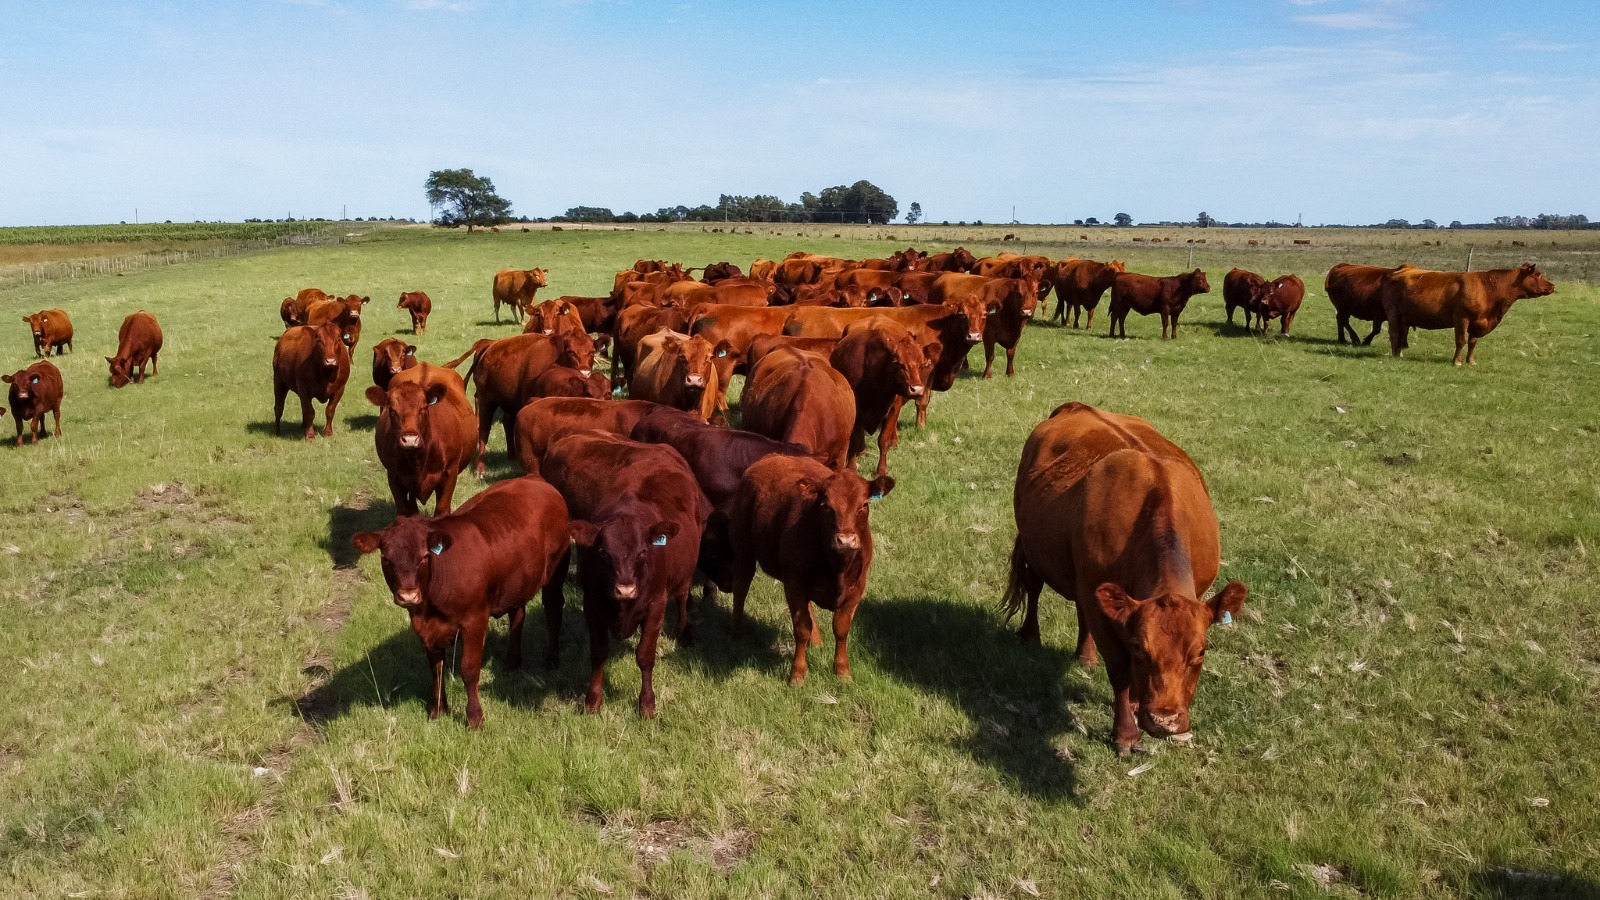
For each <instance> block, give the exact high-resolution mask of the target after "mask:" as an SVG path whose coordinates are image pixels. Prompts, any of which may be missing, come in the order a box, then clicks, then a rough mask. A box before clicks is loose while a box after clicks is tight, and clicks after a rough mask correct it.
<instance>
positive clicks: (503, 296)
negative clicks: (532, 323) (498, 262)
mask: <svg viewBox="0 0 1600 900" xmlns="http://www.w3.org/2000/svg"><path fill="white" fill-rule="evenodd" d="M549 283H550V282H549V280H548V279H547V278H546V273H545V270H543V269H501V270H500V271H498V272H496V273H495V274H494V320H495V323H496V324H499V322H500V306H501V304H505V305H507V306H510V307H511V320H512V321H513V322H521V321H522V315H523V313H524V312H525V311H526V310H527V308H528V307H530V306H532V305H533V298H534V295H535V294H537V293H538V292H539V288H542V287H544V286H545V285H547V284H549Z"/></svg>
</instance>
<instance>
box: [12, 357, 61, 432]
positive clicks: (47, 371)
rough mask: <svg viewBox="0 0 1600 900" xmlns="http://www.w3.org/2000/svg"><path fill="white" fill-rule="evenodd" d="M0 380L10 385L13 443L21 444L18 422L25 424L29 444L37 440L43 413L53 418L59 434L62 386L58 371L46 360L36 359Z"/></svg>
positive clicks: (20, 426)
mask: <svg viewBox="0 0 1600 900" xmlns="http://www.w3.org/2000/svg"><path fill="white" fill-rule="evenodd" d="M0 382H3V383H5V384H9V385H11V390H10V391H9V392H8V394H7V398H6V399H7V401H8V402H9V404H10V406H11V421H12V424H14V425H16V426H17V446H18V447H21V446H22V423H23V422H24V421H27V422H28V423H29V426H30V428H29V433H31V434H32V435H33V443H34V444H35V445H37V444H38V443H39V432H41V431H44V430H45V427H44V414H45V413H50V414H52V415H54V416H55V420H56V437H61V398H62V396H63V395H64V394H65V393H66V389H65V388H64V387H63V386H62V384H61V370H60V369H58V368H56V367H55V365H54V364H53V363H51V362H49V361H48V360H40V361H39V362H36V363H34V364H33V365H31V366H29V367H27V368H26V369H21V370H19V371H17V372H16V373H14V374H11V375H0Z"/></svg>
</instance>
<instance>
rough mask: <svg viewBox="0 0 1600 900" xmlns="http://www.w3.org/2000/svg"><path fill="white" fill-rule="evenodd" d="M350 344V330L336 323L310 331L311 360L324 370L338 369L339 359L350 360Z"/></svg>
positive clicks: (319, 326) (351, 342)
mask: <svg viewBox="0 0 1600 900" xmlns="http://www.w3.org/2000/svg"><path fill="white" fill-rule="evenodd" d="M352 344H353V341H352V340H351V336H350V329H349V328H346V327H343V326H341V325H340V324H339V323H338V322H329V323H328V324H326V325H318V326H316V327H314V328H312V329H311V355H312V359H313V360H314V361H315V362H316V364H317V365H319V366H321V367H322V368H324V369H338V368H339V360H340V358H341V357H343V358H345V359H349V358H350V347H351V345H352Z"/></svg>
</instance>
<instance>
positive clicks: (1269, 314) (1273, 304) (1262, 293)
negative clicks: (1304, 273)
mask: <svg viewBox="0 0 1600 900" xmlns="http://www.w3.org/2000/svg"><path fill="white" fill-rule="evenodd" d="M1305 298H1306V283H1305V282H1304V281H1301V280H1300V276H1298V275H1281V276H1279V277H1277V278H1274V279H1273V280H1271V281H1267V282H1262V283H1261V284H1260V285H1257V286H1256V288H1255V291H1254V292H1253V293H1252V295H1251V299H1252V305H1254V306H1255V312H1256V318H1257V320H1258V324H1259V325H1260V326H1261V333H1262V334H1266V333H1267V324H1268V323H1269V322H1271V321H1272V320H1273V319H1279V318H1281V319H1283V329H1282V330H1281V331H1280V332H1279V334H1288V333H1289V326H1291V325H1293V324H1294V316H1295V313H1297V312H1299V311H1300V303H1301V302H1302V301H1304V300H1305Z"/></svg>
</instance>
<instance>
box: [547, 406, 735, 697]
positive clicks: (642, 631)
mask: <svg viewBox="0 0 1600 900" xmlns="http://www.w3.org/2000/svg"><path fill="white" fill-rule="evenodd" d="M542 469H543V472H544V476H545V477H546V478H548V479H549V480H550V483H551V484H553V485H555V487H556V488H557V489H558V490H560V491H561V495H562V496H563V497H564V498H566V501H567V507H568V508H569V509H570V510H571V512H572V522H571V524H570V525H569V526H568V529H569V531H570V532H571V534H572V541H573V543H574V544H576V545H577V552H578V580H579V582H580V583H581V584H582V585H583V617H584V620H585V621H586V622H587V624H588V626H589V669H590V674H589V690H588V693H587V694H586V695H585V697H584V704H583V705H584V708H585V709H586V710H588V711H589V712H599V710H600V703H601V701H602V700H603V699H604V694H603V690H602V685H603V679H604V677H605V665H606V658H607V657H608V656H610V655H611V636H612V635H613V634H615V635H616V636H617V638H618V639H619V640H626V639H627V638H628V637H630V636H632V635H633V634H634V633H635V632H638V633H639V643H638V645H637V646H636V648H635V651H634V658H635V659H636V660H637V661H638V663H639V675H640V680H641V682H642V687H641V689H640V691H639V715H641V716H644V717H646V718H650V717H653V716H655V714H656V690H655V677H654V672H655V663H656V640H657V638H658V637H659V636H660V634H661V622H662V619H663V618H664V617H665V615H666V608H667V600H668V598H675V599H676V600H677V601H678V611H679V612H678V634H679V642H680V643H687V642H688V641H689V639H690V638H689V633H688V629H689V590H690V588H691V586H692V585H693V581H694V569H695V559H696V557H697V556H698V555H699V547H700V535H701V531H702V530H703V529H704V528H705V523H706V518H707V517H709V516H710V515H711V504H710V503H709V502H707V501H706V498H705V495H704V494H702V493H701V492H700V488H699V486H698V485H696V484H695V481H694V474H693V473H692V472H690V471H689V467H688V466H687V465H685V464H684V461H683V459H682V458H681V457H679V456H678V454H677V453H676V452H674V451H673V450H672V449H671V448H669V447H659V446H655V445H653V444H640V443H636V442H634V441H630V440H625V439H623V438H619V437H616V436H614V435H610V434H601V433H595V432H585V433H582V434H571V435H568V436H566V437H564V438H562V439H561V440H559V441H556V442H555V444H554V445H553V446H551V447H550V449H549V450H548V451H547V452H546V453H545V458H544V463H543V465H542ZM545 611H546V615H547V616H548V617H549V618H548V620H547V622H548V625H549V631H550V658H551V661H552V662H554V661H555V659H556V653H557V647H558V646H559V637H560V630H561V613H560V610H559V608H557V609H556V610H554V611H552V610H551V609H550V608H549V607H548V606H547V607H546V610H545Z"/></svg>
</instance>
